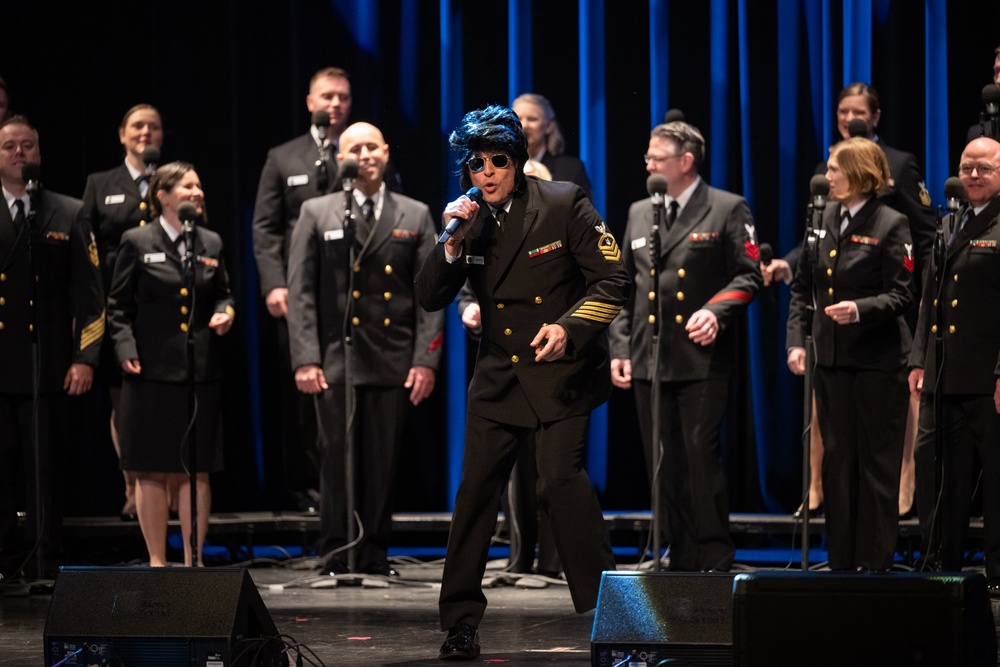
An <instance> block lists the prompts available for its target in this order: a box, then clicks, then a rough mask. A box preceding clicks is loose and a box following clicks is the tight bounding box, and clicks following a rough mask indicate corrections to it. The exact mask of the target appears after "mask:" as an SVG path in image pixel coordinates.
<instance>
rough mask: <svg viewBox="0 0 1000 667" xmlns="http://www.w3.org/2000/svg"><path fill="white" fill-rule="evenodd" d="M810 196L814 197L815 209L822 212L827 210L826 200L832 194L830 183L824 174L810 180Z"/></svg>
mask: <svg viewBox="0 0 1000 667" xmlns="http://www.w3.org/2000/svg"><path fill="white" fill-rule="evenodd" d="M809 194H810V195H812V198H813V200H812V205H813V208H815V209H817V210H819V211H822V210H823V209H825V208H826V198H827V197H828V196H829V194H830V181H828V180H826V176H824V175H823V174H816V175H815V176H813V177H812V178H811V179H809Z"/></svg>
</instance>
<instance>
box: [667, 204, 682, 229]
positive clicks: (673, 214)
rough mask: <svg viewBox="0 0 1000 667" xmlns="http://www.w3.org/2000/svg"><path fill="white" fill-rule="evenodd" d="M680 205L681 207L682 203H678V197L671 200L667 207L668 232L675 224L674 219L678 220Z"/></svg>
mask: <svg viewBox="0 0 1000 667" xmlns="http://www.w3.org/2000/svg"><path fill="white" fill-rule="evenodd" d="M680 207H681V205H680V204H678V203H677V200H676V199H675V200H673V201H672V202H670V206H668V207H667V231H668V232H669V231H670V228H671V227H672V226H673V225H674V221H675V220H677V209H679V208H680Z"/></svg>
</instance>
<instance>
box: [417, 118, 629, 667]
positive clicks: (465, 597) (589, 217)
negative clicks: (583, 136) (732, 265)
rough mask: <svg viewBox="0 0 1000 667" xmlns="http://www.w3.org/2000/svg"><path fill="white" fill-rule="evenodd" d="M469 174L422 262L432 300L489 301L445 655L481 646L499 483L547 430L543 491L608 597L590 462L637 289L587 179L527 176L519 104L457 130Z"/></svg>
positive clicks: (605, 551)
mask: <svg viewBox="0 0 1000 667" xmlns="http://www.w3.org/2000/svg"><path fill="white" fill-rule="evenodd" d="M450 143H451V146H452V148H453V149H454V150H455V152H456V154H457V155H458V158H459V159H458V165H459V168H460V176H461V184H462V187H463V188H469V187H470V186H475V187H477V188H479V189H480V190H481V192H482V204H480V203H478V202H477V201H474V200H473V199H470V198H469V197H467V196H464V195H463V196H461V197H459V198H458V199H456V200H455V201H453V202H451V203H450V204H448V206H447V207H446V208H445V210H444V222H445V224H446V225H447V224H448V223H449V222H451V220H452V219H453V218H457V219H458V222H459V224H458V225H457V229H454V231H453V234H452V235H451V236H450V238H447V237H448V233H447V232H446V234H445V235H444V236H443V238H447V241H446V242H445V243H440V244H438V245H437V246H436V247H435V249H434V251H433V253H431V255H430V256H429V257H428V258H427V261H426V262H425V263H424V267H423V269H422V270H421V271H420V273H419V274H418V275H417V297H418V299H419V300H420V305H422V306H423V307H424V308H426V309H427V310H441V309H442V308H445V307H447V306H449V305H450V304H451V303H452V301H453V300H454V299H455V295H457V294H458V291H459V289H461V287H462V285H464V284H465V281H466V279H468V280H469V282H470V284H471V285H472V289H473V291H474V292H475V294H476V299H477V300H478V302H479V304H480V306H481V313H482V339H481V342H480V344H479V351H478V354H477V357H476V367H475V372H474V374H473V377H472V382H471V384H470V386H469V394H468V406H467V415H466V431H465V457H464V462H463V465H464V469H463V474H462V483H461V486H460V488H459V490H458V495H457V497H456V499H455V512H454V515H453V517H452V523H451V532H450V534H449V537H448V556H447V559H446V562H445V569H444V577H443V580H442V584H441V595H440V599H439V608H440V614H441V628H442V629H443V630H446V631H448V638H447V639H446V640H445V642H444V645H443V646H442V647H441V651H440V654H439V657H440V658H441V659H467V660H472V659H475V658H476V657H477V656H478V655H479V651H480V649H479V633H478V627H479V622H480V620H481V619H482V616H483V612H484V611H485V609H486V597H485V596H484V595H483V592H482V587H481V582H482V577H483V573H484V571H485V569H486V560H487V554H488V551H489V546H490V537H491V535H492V533H493V529H494V526H495V524H496V512H497V507H498V504H499V500H500V492H501V490H502V488H503V486H504V484H505V483H506V481H507V477H508V475H509V474H510V470H511V466H512V465H513V463H514V460H515V459H516V458H517V453H518V451H519V449H520V448H521V446H522V445H523V443H524V442H525V441H526V440H527V439H528V438H529V437H530V436H531V435H532V434H534V437H535V441H536V455H537V462H538V474H539V486H538V491H539V494H538V502H539V505H540V506H541V507H543V508H547V509H548V513H549V516H550V517H551V520H552V530H553V533H554V535H555V541H556V547H557V549H558V551H559V556H560V558H561V559H562V562H563V565H564V569H565V572H566V579H567V580H568V582H569V589H570V593H571V595H572V597H573V605H574V607H575V608H576V610H577V611H578V612H581V613H582V612H585V611H588V610H590V609H593V608H594V606H596V604H597V593H598V589H599V587H600V579H601V573H602V572H603V571H604V570H613V569H614V568H615V560H614V556H613V555H612V553H611V546H610V543H609V540H608V534H607V530H606V529H605V526H604V520H603V517H602V514H601V508H600V505H599V504H598V501H597V495H596V494H595V492H594V489H593V487H592V486H591V484H590V479H589V478H588V477H587V473H586V471H584V469H583V467H582V465H581V452H582V449H583V446H584V443H585V440H586V434H587V427H588V424H589V420H590V412H591V410H592V409H593V408H595V407H597V406H598V405H599V404H600V403H602V402H603V401H605V400H606V399H607V397H608V395H609V393H610V389H611V383H610V372H609V363H610V362H609V358H608V345H607V336H606V330H607V327H608V325H609V324H610V323H611V320H613V319H614V317H615V315H617V314H618V311H620V310H621V307H622V304H623V303H624V302H625V298H626V296H627V293H628V286H629V278H628V275H627V274H626V273H625V269H624V266H623V265H622V262H621V252H620V250H619V248H618V244H617V242H616V241H615V239H614V237H613V236H612V235H611V233H610V232H609V231H608V228H607V226H606V225H605V223H604V221H603V220H602V219H601V216H600V214H598V212H597V211H596V210H595V209H594V207H593V205H592V204H591V202H590V200H589V199H588V198H587V196H586V195H585V194H584V192H583V190H581V189H580V187H579V186H577V185H574V184H571V183H558V182H546V181H539V180H538V179H535V178H530V177H525V176H524V173H523V169H524V164H525V162H526V161H527V159H528V151H527V142H526V140H525V138H524V134H523V133H522V131H521V123H520V121H519V120H518V118H517V115H515V114H514V112H513V111H511V110H510V109H508V108H506V107H500V106H491V107H487V108H485V109H481V110H477V111H472V112H469V113H468V114H466V115H465V117H464V118H463V119H462V123H461V125H460V126H459V128H458V129H457V130H455V131H454V132H453V133H452V134H451V137H450Z"/></svg>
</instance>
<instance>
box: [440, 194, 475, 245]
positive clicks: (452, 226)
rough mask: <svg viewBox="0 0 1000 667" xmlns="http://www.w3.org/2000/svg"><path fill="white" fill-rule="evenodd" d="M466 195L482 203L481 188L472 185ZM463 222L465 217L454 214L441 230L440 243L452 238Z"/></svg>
mask: <svg viewBox="0 0 1000 667" xmlns="http://www.w3.org/2000/svg"><path fill="white" fill-rule="evenodd" d="M465 196H466V197H468V198H469V199H471V200H472V201H474V202H476V203H477V204H481V203H482V197H483V191H482V190H480V189H479V188H476V187H472V188H469V189H468V190H467V191H466V192H465ZM463 222H465V219H464V218H459V217H456V216H452V218H451V220H449V221H448V225H447V226H446V227H445V228H444V231H443V232H441V236H439V237H438V243H444V242H445V241H447V240H448V239H450V238H451V237H452V235H454V233H455V232H456V231H458V228H459V227H461V226H462V223H463Z"/></svg>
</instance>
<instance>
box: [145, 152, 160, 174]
mask: <svg viewBox="0 0 1000 667" xmlns="http://www.w3.org/2000/svg"><path fill="white" fill-rule="evenodd" d="M142 162H143V164H145V165H146V175H147V176H152V175H153V172H154V171H156V167H157V166H159V164H160V149H159V148H157V147H156V146H146V147H145V148H144V149H142Z"/></svg>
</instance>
